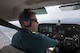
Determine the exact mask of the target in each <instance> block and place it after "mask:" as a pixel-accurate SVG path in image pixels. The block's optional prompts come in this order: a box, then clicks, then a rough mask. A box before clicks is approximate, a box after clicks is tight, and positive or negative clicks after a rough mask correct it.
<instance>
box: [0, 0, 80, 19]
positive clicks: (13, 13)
mask: <svg viewBox="0 0 80 53" xmlns="http://www.w3.org/2000/svg"><path fill="white" fill-rule="evenodd" d="M72 2H80V0H0V18H1V19H4V20H17V17H18V15H19V14H20V12H21V11H22V10H23V9H25V8H39V7H44V6H51V5H59V4H65V3H72Z"/></svg>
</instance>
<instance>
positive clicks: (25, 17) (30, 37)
mask: <svg viewBox="0 0 80 53" xmlns="http://www.w3.org/2000/svg"><path fill="white" fill-rule="evenodd" d="M19 22H20V24H21V27H22V29H21V30H19V31H18V32H17V33H16V34H15V35H14V36H13V38H12V43H11V45H12V46H13V47H15V48H18V49H20V50H22V51H25V52H27V53H44V52H45V51H46V49H48V48H49V47H52V46H53V47H55V46H56V44H57V43H56V41H55V40H54V39H51V38H48V37H46V36H43V35H42V34H39V33H33V32H36V31H38V21H37V19H36V16H35V13H34V12H32V11H30V10H28V9H24V11H23V12H22V13H21V15H20V16H19Z"/></svg>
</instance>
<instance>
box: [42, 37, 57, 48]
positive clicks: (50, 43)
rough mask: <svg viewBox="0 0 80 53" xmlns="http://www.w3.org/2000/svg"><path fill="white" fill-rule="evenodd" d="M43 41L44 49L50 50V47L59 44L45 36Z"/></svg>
mask: <svg viewBox="0 0 80 53" xmlns="http://www.w3.org/2000/svg"><path fill="white" fill-rule="evenodd" d="M42 40H43V45H44V47H45V48H46V47H47V48H49V47H55V46H56V45H57V42H56V40H55V39H51V38H49V37H47V36H43V37H42Z"/></svg>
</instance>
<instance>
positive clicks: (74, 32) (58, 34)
mask: <svg viewBox="0 0 80 53" xmlns="http://www.w3.org/2000/svg"><path fill="white" fill-rule="evenodd" d="M38 30H39V31H38V32H39V33H42V34H45V35H46V36H48V37H50V38H52V39H57V40H59V43H62V44H63V45H67V46H74V45H75V46H79V44H80V43H79V41H80V25H78V24H61V25H56V23H54V24H51V23H42V24H39V28H38Z"/></svg>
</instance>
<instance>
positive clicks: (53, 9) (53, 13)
mask: <svg viewBox="0 0 80 53" xmlns="http://www.w3.org/2000/svg"><path fill="white" fill-rule="evenodd" d="M59 6H60V5H56V6H47V7H45V8H46V11H47V14H40V15H36V17H37V19H38V22H39V23H58V20H60V21H61V23H73V24H80V9H78V10H70V11H61V10H60V9H59ZM9 22H10V23H12V24H14V25H16V26H18V27H20V24H19V22H18V21H9ZM16 32H17V31H16V30H14V29H11V28H7V27H3V26H0V40H1V41H2V43H0V48H1V47H3V46H4V45H8V44H10V43H11V39H12V37H13V34H15V33H16Z"/></svg>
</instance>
